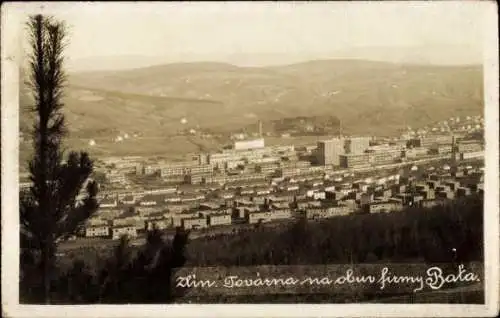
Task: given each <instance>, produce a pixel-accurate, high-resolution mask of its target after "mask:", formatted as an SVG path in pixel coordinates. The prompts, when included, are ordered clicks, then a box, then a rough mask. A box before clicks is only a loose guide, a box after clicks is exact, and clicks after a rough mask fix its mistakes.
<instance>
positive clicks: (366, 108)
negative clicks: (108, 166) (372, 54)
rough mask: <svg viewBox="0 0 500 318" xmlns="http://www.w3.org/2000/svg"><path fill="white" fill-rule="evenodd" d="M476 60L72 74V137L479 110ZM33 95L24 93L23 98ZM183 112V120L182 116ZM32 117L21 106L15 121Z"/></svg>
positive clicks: (401, 118)
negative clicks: (473, 63)
mask: <svg viewBox="0 0 500 318" xmlns="http://www.w3.org/2000/svg"><path fill="white" fill-rule="evenodd" d="M482 78H483V75H482V69H481V67H480V66H460V67H455V66H446V67H445V66H419V65H398V64H391V63H384V62H368V61H356V60H322V61H312V62H306V63H298V64H292V65H285V66H273V67H265V68H256V67H237V66H234V65H230V64H224V63H177V64H168V65H161V66H151V67H146V68H141V69H134V70H125V71H106V72H95V71H92V72H80V73H75V74H70V76H69V86H68V89H67V93H66V97H65V102H66V108H65V111H66V114H67V119H68V122H69V123H70V125H69V127H70V131H71V133H72V136H74V137H85V138H97V137H109V138H113V137H114V136H116V134H117V133H119V132H120V131H127V132H130V131H132V130H133V131H136V132H138V133H140V134H141V135H144V136H165V135H171V134H175V133H176V132H177V131H178V130H179V129H181V128H186V127H189V128H191V127H192V128H194V127H207V128H213V129H221V130H222V129H223V130H231V129H233V128H234V129H236V128H239V127H243V126H246V125H250V124H254V123H256V121H257V120H258V119H261V120H278V119H281V118H283V117H297V116H332V117H337V118H338V119H340V120H341V122H342V126H343V129H344V131H345V132H347V133H360V134H392V133H394V132H396V131H397V130H398V129H400V128H403V127H406V126H408V125H410V126H421V125H425V124H427V123H429V122H431V121H432V122H433V121H435V120H440V119H444V118H448V117H449V116H450V114H454V115H456V116H463V115H471V114H478V113H481V112H482V105H483V85H482ZM27 104H29V99H28V98H27V96H26V92H24V91H22V92H21V106H22V107H26V105H27ZM182 118H186V119H187V121H188V123H187V125H182V124H181V123H180V120H181V119H182ZM29 126H30V121H29V116H27V115H26V113H25V112H22V114H21V129H22V130H23V131H25V130H26V129H27V128H29Z"/></svg>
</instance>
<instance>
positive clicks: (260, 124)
mask: <svg viewBox="0 0 500 318" xmlns="http://www.w3.org/2000/svg"><path fill="white" fill-rule="evenodd" d="M259 137H260V138H262V121H260V120H259Z"/></svg>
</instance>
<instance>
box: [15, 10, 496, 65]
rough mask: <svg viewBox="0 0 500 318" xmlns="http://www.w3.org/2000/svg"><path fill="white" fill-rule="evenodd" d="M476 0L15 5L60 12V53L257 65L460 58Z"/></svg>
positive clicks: (476, 21) (477, 14)
mask: <svg viewBox="0 0 500 318" xmlns="http://www.w3.org/2000/svg"><path fill="white" fill-rule="evenodd" d="M483 5H484V4H483ZM483 5H482V4H481V3H478V2H476V1H470V2H469V1H459V2H454V1H445V2H437V1H436V2H434V1H433V2H423V1H422V2H349V3H348V2H330V3H327V2H324V3H303V2H295V3H293V2H287V3H276V2H274V3H273V2H268V3H266V2H258V3H250V2H241V3H222V2H219V3H210V2H204V3H172V2H165V3H160V2H151V3H140V4H139V3H127V2H124V3H79V4H72V3H38V4H37V5H35V4H32V3H31V4H29V3H26V4H19V6H18V10H19V12H23V13H26V12H34V10H35V11H36V10H40V8H41V6H43V8H42V9H41V12H42V13H48V14H53V15H55V16H56V17H57V18H60V19H63V20H65V21H66V22H67V24H68V26H69V27H70V44H69V46H68V48H67V55H68V57H69V59H70V60H72V61H73V62H77V61H84V60H92V59H94V60H95V59H97V58H100V59H101V60H103V61H105V60H106V57H108V58H107V60H106V61H107V62H106V63H111V61H113V59H110V58H109V57H113V58H114V59H115V60H116V61H115V62H118V60H120V58H121V59H122V60H123V59H124V61H125V63H126V62H127V59H128V61H129V62H132V60H133V59H135V60H136V62H137V61H138V60H140V59H141V58H144V57H149V58H150V59H151V60H155V59H156V60H162V61H172V62H173V61H182V60H183V59H184V60H193V59H194V60H197V59H202V60H217V61H222V62H234V63H245V62H246V63H249V64H256V65H259V64H265V63H266V62H265V60H276V61H284V62H285V61H287V59H289V60H293V59H296V60H311V59H322V58H330V57H349V54H354V55H356V54H358V55H359V54H360V53H359V52H360V50H361V51H362V50H363V48H364V49H365V51H366V52H364V53H363V54H361V56H362V57H364V56H365V55H367V56H369V55H370V54H373V55H374V56H375V55H377V56H378V57H377V58H378V59H380V58H382V59H383V58H384V56H385V55H387V59H391V58H395V57H394V54H392V55H391V54H386V53H387V48H394V49H406V51H404V50H403V51H401V52H406V53H400V54H399V55H401V54H407V53H408V52H411V54H416V52H415V48H419V49H418V50H421V52H420V54H421V55H425V54H434V55H435V54H436V52H435V51H436V50H438V51H439V50H441V48H442V47H450V48H452V49H450V50H449V52H447V53H446V54H447V55H450V54H456V57H455V59H454V58H453V56H451V57H450V59H451V60H457V61H458V63H461V62H463V63H467V62H470V61H469V60H473V59H476V60H477V59H479V60H480V59H481V50H482V45H483V34H482V33H483V32H482V31H483V25H482V22H483V18H482V17H483V14H484V10H485V8H487V6H483ZM489 8H490V9H491V7H489ZM360 48H361V49H360ZM374 48H378V50H375V49H374ZM427 49H429V50H431V51H432V50H434V51H432V53H429V52H426V50H427ZM384 50H385V51H384ZM412 50H413V52H412ZM353 52H357V53H353ZM389 53H391V52H389ZM417 53H418V52H417ZM443 54H444V52H443ZM396 55H397V54H396ZM442 60H446V59H442ZM462 60H463V61H462ZM465 60H467V61H465ZM238 61H239V62H238ZM443 63H444V61H443Z"/></svg>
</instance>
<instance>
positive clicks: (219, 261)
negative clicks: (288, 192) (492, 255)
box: [187, 194, 483, 266]
mask: <svg viewBox="0 0 500 318" xmlns="http://www.w3.org/2000/svg"><path fill="white" fill-rule="evenodd" d="M187 258H188V265H189V266H219V265H223V266H252V265H263V264H266V265H299V264H330V263H344V264H346V263H376V262H427V263H441V262H443V263H448V262H468V261H481V260H482V259H483V197H482V195H479V194H474V195H472V196H469V197H464V198H460V199H458V200H455V201H452V202H450V203H449V204H446V205H440V206H435V207H432V208H417V207H415V208H411V207H410V208H407V209H405V210H403V211H401V212H392V213H379V214H366V215H359V214H358V215H346V216H338V217H334V218H331V219H324V220H319V221H308V220H305V219H302V220H298V221H297V222H295V223H293V224H292V225H290V226H286V227H285V228H281V229H279V228H278V229H277V228H270V227H265V226H260V227H257V228H255V229H253V230H247V231H242V232H240V233H239V234H238V235H231V234H220V235H214V236H211V237H205V238H199V239H197V240H193V241H192V242H191V243H190V245H189V247H188V256H187Z"/></svg>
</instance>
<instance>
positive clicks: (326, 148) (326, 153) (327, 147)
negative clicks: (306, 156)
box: [316, 138, 345, 166]
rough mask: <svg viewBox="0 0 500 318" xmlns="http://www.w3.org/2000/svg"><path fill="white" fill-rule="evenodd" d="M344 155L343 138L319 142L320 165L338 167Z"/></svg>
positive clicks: (317, 151)
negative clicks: (341, 156)
mask: <svg viewBox="0 0 500 318" xmlns="http://www.w3.org/2000/svg"><path fill="white" fill-rule="evenodd" d="M344 153H345V149H344V139H342V138H333V139H330V140H322V141H318V148H317V150H316V156H317V160H318V163H319V164H320V165H323V166H324V165H334V166H338V165H339V164H340V159H339V156H340V155H342V154H344Z"/></svg>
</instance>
